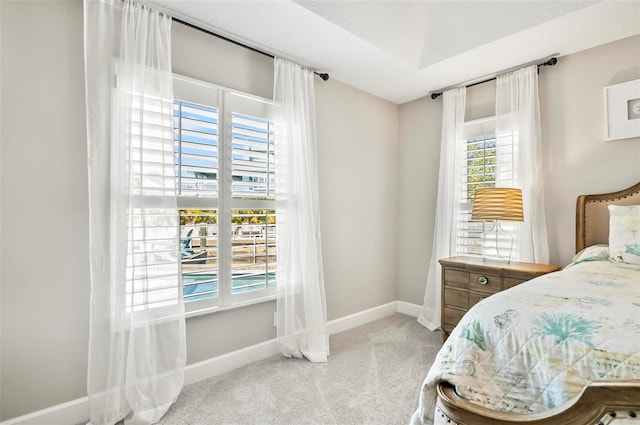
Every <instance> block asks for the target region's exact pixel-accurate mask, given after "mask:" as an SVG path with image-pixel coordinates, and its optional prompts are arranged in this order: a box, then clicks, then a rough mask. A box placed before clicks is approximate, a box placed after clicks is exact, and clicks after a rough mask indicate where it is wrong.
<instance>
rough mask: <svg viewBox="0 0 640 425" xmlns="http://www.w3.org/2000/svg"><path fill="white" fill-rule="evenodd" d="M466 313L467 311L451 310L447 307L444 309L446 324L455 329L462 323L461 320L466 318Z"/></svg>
mask: <svg viewBox="0 0 640 425" xmlns="http://www.w3.org/2000/svg"><path fill="white" fill-rule="evenodd" d="M465 313H466V311H465V310H458V309H457V308H449V307H445V308H444V323H445V325H446V324H449V325H453V326H452V327H451V328H452V329H453V327H455V325H457V324H458V322H459V321H460V319H462V316H464V314H465ZM445 331H446V329H445Z"/></svg>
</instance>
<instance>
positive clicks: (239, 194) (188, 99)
mask: <svg viewBox="0 0 640 425" xmlns="http://www.w3.org/2000/svg"><path fill="white" fill-rule="evenodd" d="M175 81H176V83H175V85H174V87H175V92H176V97H177V98H178V99H179V100H176V101H175V102H174V106H175V108H174V113H173V115H174V140H175V148H174V153H175V161H174V166H175V177H176V183H175V184H176V187H177V192H178V207H179V213H180V257H181V266H182V283H183V294H184V299H185V302H187V311H194V310H202V309H208V308H212V307H228V306H232V305H234V304H239V303H246V302H248V301H252V300H256V299H260V298H265V297H270V296H273V295H275V286H276V276H277V261H276V225H277V224H276V213H275V199H276V196H275V195H276V194H275V163H276V151H275V145H276V131H275V125H274V122H275V119H274V118H275V113H276V112H277V108H276V106H275V105H274V104H273V103H272V102H269V101H267V100H264V99H260V98H256V97H253V96H248V95H245V94H242V93H237V92H233V91H231V90H228V89H223V88H220V87H216V86H213V85H210V84H206V83H202V82H198V81H195V80H191V79H188V78H185V77H176V80H175Z"/></svg>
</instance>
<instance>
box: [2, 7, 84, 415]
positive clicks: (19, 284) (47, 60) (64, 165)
mask: <svg viewBox="0 0 640 425" xmlns="http://www.w3.org/2000/svg"><path fill="white" fill-rule="evenodd" d="M0 8H2V12H1V18H2V22H1V23H0V27H1V28H0V30H1V33H0V40H1V43H2V46H1V48H2V69H1V76H0V78H1V86H2V94H1V96H2V102H1V104H2V110H1V119H2V133H1V135H0V140H1V143H2V146H1V148H0V149H1V150H2V155H1V158H2V164H1V170H0V172H1V175H2V178H1V181H2V187H1V196H2V200H1V202H0V204H1V208H2V216H1V219H2V222H1V223H0V227H2V240H1V245H0V248H1V250H2V252H1V257H2V270H1V276H0V281H1V282H0V283H1V287H0V290H1V291H2V292H1V298H2V310H1V317H0V326H1V334H0V338H1V339H0V347H1V348H0V350H1V351H0V357H1V358H0V360H1V363H0V398H1V405H0V412H1V415H2V416H1V419H8V418H10V417H12V416H15V415H18V414H21V413H27V412H30V411H32V410H36V409H41V408H44V407H47V406H51V405H54V404H57V403H62V402H65V401H69V400H72V399H74V398H78V397H81V396H83V395H86V369H87V343H88V337H89V255H88V252H87V248H88V245H89V240H88V233H87V231H88V198H87V160H86V156H87V150H86V142H85V118H84V114H85V110H84V83H83V81H84V73H83V59H82V58H83V55H82V8H81V7H80V3H77V4H70V3H53V2H52V3H49V2H44V3H33V2H6V1H2V2H0Z"/></svg>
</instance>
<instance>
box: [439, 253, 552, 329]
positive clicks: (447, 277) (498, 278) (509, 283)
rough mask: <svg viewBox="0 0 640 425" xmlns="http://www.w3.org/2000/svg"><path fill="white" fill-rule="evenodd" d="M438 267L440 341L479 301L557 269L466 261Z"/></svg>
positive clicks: (449, 261)
mask: <svg viewBox="0 0 640 425" xmlns="http://www.w3.org/2000/svg"><path fill="white" fill-rule="evenodd" d="M440 264H441V265H442V330H443V340H445V339H447V337H448V336H449V333H450V332H451V331H452V330H453V328H454V327H455V326H456V325H457V324H458V322H459V321H460V319H462V316H463V315H464V314H465V313H466V312H467V310H469V309H470V308H471V307H473V306H474V305H475V304H477V303H478V302H479V301H480V300H482V299H484V298H487V297H488V296H490V295H492V294H495V293H496V292H500V291H502V290H504V289H509V288H512V287H514V286H516V285H518V284H520V283H522V282H526V281H527V280H530V279H533V278H534V277H538V276H542V275H543V274H547V273H551V272H555V271H557V270H560V266H556V265H549V264H534V263H518V262H513V261H512V262H511V263H497V262H485V261H483V260H482V259H477V258H470V257H452V258H445V259H442V260H440Z"/></svg>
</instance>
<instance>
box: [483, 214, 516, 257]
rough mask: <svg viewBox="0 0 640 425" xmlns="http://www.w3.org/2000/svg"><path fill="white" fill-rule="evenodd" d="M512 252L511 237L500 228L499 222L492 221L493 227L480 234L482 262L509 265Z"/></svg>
mask: <svg viewBox="0 0 640 425" xmlns="http://www.w3.org/2000/svg"><path fill="white" fill-rule="evenodd" d="M512 251H513V235H512V234H511V233H509V232H507V231H506V230H504V229H503V228H502V226H501V225H500V220H494V222H493V226H491V228H490V229H489V230H487V231H485V232H484V233H482V261H485V262H493V263H507V264H509V263H510V262H511V252H512Z"/></svg>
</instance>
